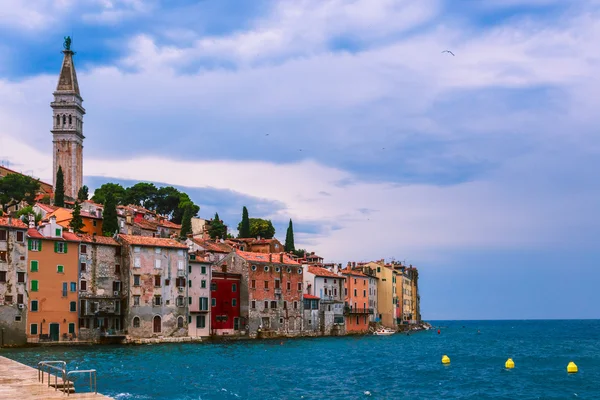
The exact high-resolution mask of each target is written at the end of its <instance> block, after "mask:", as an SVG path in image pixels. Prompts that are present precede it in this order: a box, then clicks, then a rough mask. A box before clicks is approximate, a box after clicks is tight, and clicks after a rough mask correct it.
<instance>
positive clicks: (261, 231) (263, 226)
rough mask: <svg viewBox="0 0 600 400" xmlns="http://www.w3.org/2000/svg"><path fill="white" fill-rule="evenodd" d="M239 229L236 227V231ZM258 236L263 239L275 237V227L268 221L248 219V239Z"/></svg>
mask: <svg viewBox="0 0 600 400" xmlns="http://www.w3.org/2000/svg"><path fill="white" fill-rule="evenodd" d="M240 224H241V222H240ZM240 228H241V226H240V225H238V230H239V229H240ZM258 236H260V237H261V238H263V239H272V238H273V236H275V227H274V226H273V223H272V222H271V221H270V220H267V219H262V218H250V237H253V238H255V237H258Z"/></svg>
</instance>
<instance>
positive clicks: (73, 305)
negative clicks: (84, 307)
mask: <svg viewBox="0 0 600 400" xmlns="http://www.w3.org/2000/svg"><path fill="white" fill-rule="evenodd" d="M69 311H71V312H73V311H77V303H76V302H74V301H72V302H70V303H69Z"/></svg>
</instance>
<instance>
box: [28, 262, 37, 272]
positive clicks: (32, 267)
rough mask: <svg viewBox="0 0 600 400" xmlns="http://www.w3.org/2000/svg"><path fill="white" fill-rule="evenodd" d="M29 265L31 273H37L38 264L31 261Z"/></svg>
mask: <svg viewBox="0 0 600 400" xmlns="http://www.w3.org/2000/svg"><path fill="white" fill-rule="evenodd" d="M29 265H30V269H31V272H37V271H38V262H37V261H35V260H31V262H30V263H29Z"/></svg>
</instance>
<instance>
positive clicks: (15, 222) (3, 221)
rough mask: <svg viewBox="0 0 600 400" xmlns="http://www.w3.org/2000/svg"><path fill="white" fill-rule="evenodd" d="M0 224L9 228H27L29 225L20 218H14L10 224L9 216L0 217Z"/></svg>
mask: <svg viewBox="0 0 600 400" xmlns="http://www.w3.org/2000/svg"><path fill="white" fill-rule="evenodd" d="M0 226H6V227H9V228H17V229H27V226H28V225H26V224H25V223H24V222H23V221H21V220H20V219H19V218H12V219H11V221H10V224H9V223H8V217H0Z"/></svg>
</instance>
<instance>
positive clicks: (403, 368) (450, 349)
mask: <svg viewBox="0 0 600 400" xmlns="http://www.w3.org/2000/svg"><path fill="white" fill-rule="evenodd" d="M430 323H431V324H432V325H434V329H432V330H429V331H421V332H411V333H410V334H406V333H404V334H395V335H392V336H373V335H362V336H345V337H322V338H299V339H277V340H256V341H231V342H219V343H202V344H192V343H190V344H155V345H128V346H123V345H118V346H117V345H115V346H77V347H43V348H41V347H37V348H26V349H3V350H0V354H1V355H4V356H6V357H9V358H12V359H14V360H16V361H19V362H22V363H24V364H27V365H31V366H35V365H36V364H37V362H38V361H40V360H64V361H66V362H67V363H68V369H69V370H72V369H90V368H92V369H96V370H97V371H98V391H99V392H100V393H102V394H105V395H108V396H111V397H114V398H115V399H119V400H126V399H127V400H129V399H181V400H183V399H186V400H187V399H195V400H209V399H260V400H264V399H305V400H309V399H600V320H569V321H540V320H526V321H430ZM438 329H439V333H438ZM444 355H447V356H448V357H449V358H450V364H448V365H443V364H442V362H441V359H442V356H444ZM508 358H512V359H513V361H514V363H515V368H514V369H506V368H505V362H506V360H507V359H508ZM570 361H573V362H574V363H575V364H576V365H577V366H578V369H579V372H578V373H576V374H568V373H567V365H568V363H569V362H570ZM76 388H77V390H78V391H85V390H87V388H86V386H85V383H84V382H77V384H76ZM65 398H66V397H65Z"/></svg>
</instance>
